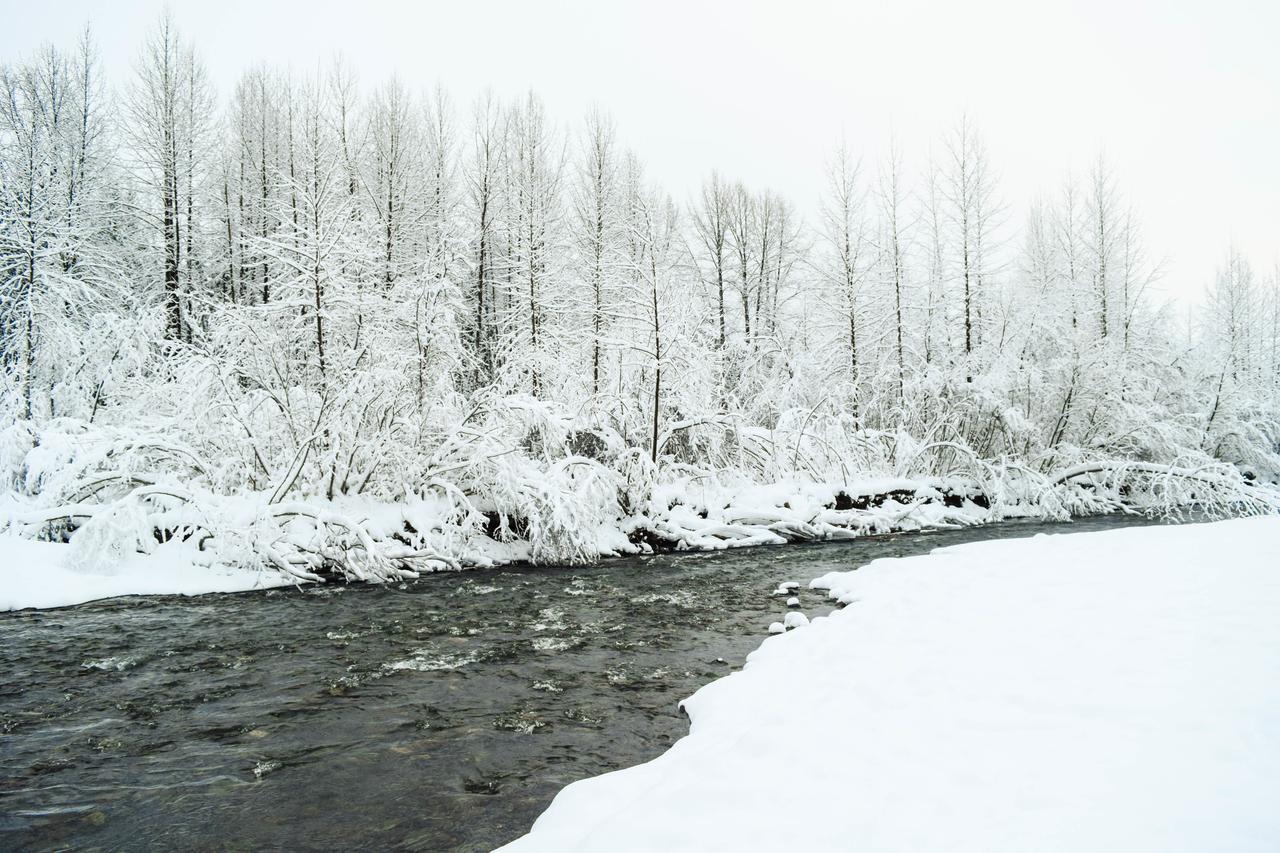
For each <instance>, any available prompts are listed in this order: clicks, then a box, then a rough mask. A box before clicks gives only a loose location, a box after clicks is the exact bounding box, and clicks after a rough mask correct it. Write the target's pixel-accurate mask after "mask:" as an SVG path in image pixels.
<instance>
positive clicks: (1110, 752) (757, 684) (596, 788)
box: [504, 517, 1280, 853]
mask: <svg viewBox="0 0 1280 853" xmlns="http://www.w3.org/2000/svg"><path fill="white" fill-rule="evenodd" d="M1276 553H1280V518H1276V517H1264V518H1253V519H1238V520H1232V521H1225V522H1217V523H1212V524H1194V525H1182V526H1176V527H1159V528H1143V529H1122V530H1114V531H1108V532H1103V533H1094V534H1082V535H1066V536H1048V537H1046V536H1036V537H1034V538H1030V539H1009V540H1003V541H998V542H988V543H977V544H970V545H964V546H960V547H955V548H947V549H943V550H939V551H935V552H934V553H932V554H929V555H926V556H919V557H911V558H908V559H902V560H877V561H875V562H872V563H871V564H870V565H868V566H866V567H865V568H863V569H860V570H858V571H855V572H835V573H829V574H827V575H825V576H823V577H821V578H818V579H816V580H814V581H813V584H812V586H813V587H815V588H820V589H826V590H829V592H830V595H831V596H832V597H833V598H836V599H837V600H839V601H840V602H842V603H844V604H846V605H847V606H846V608H845V609H844V610H841V611H837V612H834V613H833V614H831V616H830V617H828V618H821V619H816V620H814V622H813V623H812V624H811V625H809V626H807V627H805V628H802V629H800V630H795V631H791V632H788V633H787V634H785V635H783V636H780V637H775V638H771V639H769V640H766V641H765V643H764V645H763V646H762V647H761V648H760V649H759V650H758V651H756V652H754V653H753V654H752V655H751V656H750V657H749V658H748V664H747V666H746V668H745V669H744V670H742V671H741V672H739V673H735V674H733V675H731V676H729V677H727V678H722V679H720V680H718V681H715V682H712V683H711V684H709V685H707V686H706V687H704V688H702V689H701V690H699V691H698V692H697V693H695V694H694V695H693V697H692V698H690V699H688V700H687V701H686V702H685V703H684V708H685V710H686V711H687V712H688V713H689V716H690V718H691V728H690V734H689V736H688V737H686V738H684V739H682V740H681V741H680V742H678V743H677V744H676V745H675V746H674V747H673V748H672V749H671V750H669V751H668V752H667V753H665V754H664V755H663V756H661V757H660V758H658V759H656V760H654V761H652V762H650V763H648V764H645V765H641V766H637V767H633V768H630V769H627V770H623V771H619V772H616V773H611V774H608V775H605V776H601V777H598V778H595V779H591V780H586V781H583V782H579V783H577V784H574V785H571V786H569V787H568V788H566V789H565V790H564V791H563V792H561V794H560V795H559V796H557V798H556V800H555V802H554V803H553V804H552V806H551V808H550V809H548V810H547V812H546V813H544V814H543V816H542V817H540V818H539V819H538V821H537V823H536V824H535V825H534V828H533V831H532V832H531V833H530V834H529V835H528V836H526V837H524V838H522V839H521V840H519V841H517V842H516V843H514V844H512V845H510V846H509V847H507V848H504V849H506V850H510V851H512V853H516V851H519V853H529V851H541V850H556V851H567V850H597V849H609V850H637V851H639V850H658V849H663V850H711V849H732V850H777V849H787V848H789V847H793V846H802V847H804V848H805V849H812V850H843V849H848V848H849V846H850V845H851V844H856V846H857V847H858V849H860V850H868V851H876V850H895V851H896V850H903V849H949V850H984V851H989V850H1020V849H1038V850H1063V851H1066V850H1096V849H1125V850H1153V851H1154V850H1160V851H1170V850H1188V851H1191V850H1207V849H1215V850H1259V851H1260V850H1264V849H1265V850H1270V849H1274V848H1275V846H1276V845H1277V844H1278V843H1280V817H1278V816H1277V813H1276V812H1275V809H1274V803H1273V799H1274V796H1273V795H1274V792H1275V791H1276V790H1277V789H1278V788H1280V725H1277V717H1276V708H1277V707H1280V692H1277V686H1276V685H1277V681H1276V678H1275V674H1276V672H1277V671H1280V629H1278V628H1277V622H1276V620H1275V618H1274V616H1275V613H1276V612H1280V575H1278V574H1277V573H1276V572H1275V570H1274V569H1275V567H1274V555H1275V554H1276ZM802 815H804V816H810V817H811V818H813V819H809V820H803V821H802V822H803V826H800V825H799V823H798V822H800V821H801V816H802Z"/></svg>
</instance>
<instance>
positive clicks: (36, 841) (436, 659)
mask: <svg viewBox="0 0 1280 853" xmlns="http://www.w3.org/2000/svg"><path fill="white" fill-rule="evenodd" d="M1141 523H1144V520H1143V519H1134V518H1114V517H1112V518H1099V519H1090V520H1085V521H1078V522H1075V523H1074V524H1072V525H1066V526H1064V525H1046V524H1039V523H1026V522H1016V523H1005V524H1002V525H1000V526H997V527H988V528H975V529H970V530H963V531H953V532H950V531H949V532H938V533H928V534H903V535H898V536H893V537H883V538H869V539H864V540H860V541H856V542H845V543H832V544H824V545H806V546H799V545H796V546H785V547H779V548H755V549H750V550H740V551H730V552H721V553H716V554H680V555H664V556H658V557H652V558H634V559H632V558H628V559H621V560H612V561H609V562H607V563H603V564H601V565H598V566H593V567H589V568H573V569H546V568H543V569H519V570H512V569H508V570H493V571H474V572H465V573H449V574H439V575H434V576H431V577H427V578H424V579H422V580H421V581H417V582H414V583H411V584H404V585H397V586H381V587H375V586H365V587H356V586H353V587H321V588H313V589H305V590H277V591H269V592H255V593H243V594H236V595H211V596H205V597H201V598H196V599H186V598H147V599H118V600H116V601H111V602H100V603H96V604H89V605H84V606H81V607H77V608H72V609H67V610H56V611H43V612H32V611H27V612H22V613H15V614H0V648H2V649H3V651H4V657H5V659H6V666H5V677H4V679H3V682H2V683H0V802H3V806H4V807H3V809H0V848H4V849H46V848H59V849H62V848H71V849H93V848H122V847H125V848H129V849H157V850H171V849H174V848H192V847H199V848H203V849H209V848H216V849H257V848H262V847H277V848H280V847H283V848H290V849H352V848H354V847H372V848H396V849H414V850H448V849H457V850H489V849H491V848H493V847H494V846H497V845H498V844H501V843H503V842H506V841H509V840H511V839H512V838H515V837H517V836H519V835H521V834H523V833H524V832H525V831H527V830H528V828H529V826H530V825H531V824H532V822H533V820H534V818H535V817H537V815H538V814H539V813H540V812H541V811H542V810H543V809H544V808H546V806H547V805H548V804H549V803H550V801H551V798H552V797H553V796H554V795H555V794H556V792H557V791H558V790H560V788H562V787H564V786H565V785H567V784H568V783H570V782H572V781H574V780H576V779H581V778H583V777H586V776H593V775H596V774H599V773H602V772H606V771H609V770H614V769H617V768H620V767H625V766H629V765H632V764H636V763H638V762H642V761H646V760H648V759H650V758H653V757H654V756H656V755H658V754H659V753H661V752H662V751H663V750H665V749H666V748H667V747H668V746H670V745H671V744H672V743H673V742H674V741H675V740H676V739H677V738H679V737H680V736H682V735H683V734H684V733H685V732H686V731H687V720H686V719H685V718H684V717H683V716H682V715H681V714H680V712H679V711H678V709H677V703H678V702H679V701H680V700H681V699H683V698H685V697H686V696H688V695H690V694H691V693H692V692H693V691H694V690H696V689H697V688H698V687H699V686H700V685H702V684H705V683H706V682H708V681H710V680H712V679H714V678H717V677H719V676H721V675H724V674H726V673H727V672H729V671H731V670H732V669H734V668H736V667H738V666H740V665H741V663H742V661H743V659H744V657H745V656H746V655H747V653H748V652H750V651H751V650H752V649H754V648H755V647H756V646H757V645H759V644H760V642H761V641H762V640H763V639H764V637H765V636H766V633H765V630H766V628H767V626H768V624H769V623H770V622H772V621H774V620H776V619H778V618H780V615H781V613H782V612H783V611H785V610H786V606H785V604H784V601H783V599H781V598H778V597H775V596H772V595H771V593H772V591H773V590H774V588H775V587H777V586H778V584H779V583H780V582H783V581H788V580H798V581H801V582H807V581H808V580H809V579H811V578H813V577H816V576H818V575H821V574H824V573H826V572H828V571H833V570H837V569H850V568H854V567H856V566H858V565H861V564H863V563H866V562H868V561H870V560H872V559H874V558H876V557H883V556H901V555H908V554H918V553H923V552H926V551H928V550H930V549H932V548H934V547H938V546H942V545H950V544H956V543H960V542H968V541H974V540H979V539H989V538H1003V537H1009V536H1027V535H1031V534H1033V533H1037V532H1041V531H1050V532H1076V531H1083V530H1096V529H1102V528H1110V527H1120V526H1126V525H1133V524H1141ZM797 594H798V595H799V597H800V599H801V603H802V608H803V609H804V610H805V612H807V613H808V614H809V615H810V616H813V615H816V614H821V613H825V612H827V611H828V610H829V609H830V607H829V605H828V604H827V603H826V602H825V600H824V599H823V598H822V597H821V595H820V594H817V593H813V592H810V591H808V590H807V589H806V588H803V587H802V588H801V589H800V590H799V591H798V593H797Z"/></svg>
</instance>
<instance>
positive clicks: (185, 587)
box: [0, 534, 288, 611]
mask: <svg viewBox="0 0 1280 853" xmlns="http://www.w3.org/2000/svg"><path fill="white" fill-rule="evenodd" d="M285 585H288V581H287V580H286V579H285V578H284V576H283V575H281V574H279V573H277V572H264V571H254V570H251V569H238V568H234V567H228V566H216V565H214V566H211V565H205V564H202V563H201V561H200V557H199V552H198V551H196V549H194V548H193V547H190V546H184V545H182V544H181V543H176V542H175V543H170V544H169V545H165V546H161V547H159V548H157V550H156V551H155V552H154V553H152V554H138V555H135V556H133V557H130V558H128V559H126V560H124V561H123V562H122V563H119V564H117V565H115V566H112V567H111V568H110V569H106V570H101V571H90V570H88V569H85V568H78V567H76V561H75V560H73V559H72V554H71V546H70V545H65V544H62V543H55V542H37V541H34V540H31V539H24V538H22V537H19V536H13V535H8V534H0V611H4V610H20V609H22V608H25V607H37V608H40V607H67V606H69V605H72V604H83V603H84V602H86V601H95V600H97V599H100V598H115V597H117V596H121V595H200V594H203V593H206V592H239V591H242V590H250V589H263V588H266V587H273V586H285Z"/></svg>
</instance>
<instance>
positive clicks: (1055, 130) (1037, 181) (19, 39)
mask: <svg viewBox="0 0 1280 853" xmlns="http://www.w3.org/2000/svg"><path fill="white" fill-rule="evenodd" d="M163 5H164V4H163V3H162V2H159V0H132V2H128V1H127V0H116V2H110V3H107V2H91V0H58V2H31V0H28V2H13V0H0V59H3V60H10V59H15V58H17V57H19V56H21V55H23V54H25V53H26V52H28V51H30V50H31V49H32V48H33V47H35V46H37V45H39V44H40V43H41V42H44V41H52V42H54V43H57V44H60V45H66V46H70V45H71V44H72V42H73V41H74V39H75V36H76V34H77V32H78V30H79V29H80V28H81V27H82V26H83V25H84V23H85V22H86V21H90V22H92V24H93V27H94V30H95V33H96V36H97V38H98V40H99V43H100V46H101V50H102V55H103V59H104V62H105V64H106V67H107V71H108V75H109V77H110V78H111V82H112V84H113V85H114V86H115V87H116V88H119V87H121V86H123V85H125V83H126V82H127V79H128V77H129V75H130V73H131V67H132V64H133V61H134V57H135V56H136V54H137V51H138V47H139V44H140V42H141V39H142V36H143V34H144V33H145V32H146V30H147V29H148V28H149V27H150V26H152V25H153V24H154V21H155V18H156V17H157V16H158V14H159V12H160V10H161V8H162V7H163ZM169 5H170V6H171V8H172V9H173V10H174V13H175V16H176V19H177V22H178V25H179V27H180V28H181V29H182V31H183V32H184V34H185V35H187V36H189V37H192V38H193V39H194V41H195V43H196V46H197V49H198V50H199V52H200V54H201V56H202V58H203V59H204V61H205V63H206V64H207V65H208V67H209V69H210V71H211V72H212V76H213V79H214V81H215V82H216V84H217V85H218V88H219V91H220V94H221V95H222V97H223V98H224V99H225V98H226V96H227V95H228V93H229V92H230V91H231V87H232V85H233V84H234V81H235V79H236V77H237V76H238V75H239V74H240V73H241V72H242V71H243V70H244V69H246V68H247V67H249V66H250V65H251V64H253V63H256V62H262V61H265V62H268V63H272V64H278V65H282V66H292V67H293V68H295V69H299V70H309V69H312V68H314V67H315V65H316V63H317V62H326V63H327V62H328V61H329V59H330V58H331V57H332V56H333V55H334V54H335V53H336V52H339V51H340V52H341V53H343V54H344V55H345V56H346V57H347V58H348V59H349V60H350V61H351V62H352V64H353V65H354V66H355V67H356V68H357V69H358V70H359V72H360V74H361V76H362V78H363V80H364V82H366V83H374V82H378V81H379V80H381V79H382V78H384V77H385V76H387V75H389V74H391V73H392V72H393V71H394V72H398V73H399V74H400V76H401V77H402V78H403V79H404V80H405V81H406V82H407V83H409V84H410V85H411V86H414V87H420V88H422V89H424V90H425V89H427V88H428V87H430V86H432V85H434V84H435V83H436V82H437V81H438V82H442V83H444V84H445V86H446V87H447V88H448V89H449V90H450V91H451V93H452V94H453V95H454V97H455V98H456V99H457V100H458V101H459V102H460V103H464V104H465V103H466V102H467V101H469V100H470V99H471V98H472V97H473V96H474V95H475V93H477V92H478V91H480V90H481V89H482V88H484V87H485V86H492V87H493V88H494V89H496V90H497V91H498V92H499V93H501V94H506V95H515V94H519V93H522V92H524V91H525V90H527V89H529V88H532V89H534V90H536V91H537V92H538V93H539V94H540V95H542V97H543V98H544V100H545V101H546V102H547V104H548V107H549V108H550V110H551V111H552V113H553V115H554V116H555V117H556V118H557V119H558V120H560V121H562V122H566V123H567V122H570V121H576V120H577V119H578V118H579V117H580V116H581V114H582V113H583V112H585V110H586V109H587V107H588V106H589V105H590V104H592V103H599V104H601V105H602V106H604V107H606V108H607V109H608V110H609V111H610V112H611V113H612V114H613V116H614V117H615V119H616V120H617V123H618V127H619V132H620V135H621V137H622V140H623V142H624V143H625V144H627V145H628V146H630V147H632V148H634V149H635V150H636V151H637V152H638V153H639V154H640V156H641V157H642V158H643V159H644V161H645V162H646V163H647V164H648V169H649V173H650V175H651V176H652V177H654V178H655V179H657V180H659V181H660V182H661V183H662V184H664V185H665V186H666V187H667V188H668V189H669V190H670V191H671V192H673V193H674V194H675V195H676V196H677V198H680V199H685V198H689V197H691V195H692V193H693V192H694V190H695V189H696V187H697V185H698V183H699V182H700V181H701V180H702V178H703V177H704V176H705V175H706V174H707V173H708V172H709V171H710V170H711V169H713V168H716V169H719V170H720V171H721V172H723V173H725V174H726V175H728V176H730V177H734V178H741V179H743V180H744V181H746V182H747V183H749V184H751V185H754V186H757V187H765V186H768V187H772V188H774V189H777V190H779V191H781V192H783V193H785V194H786V195H788V196H789V197H791V198H792V200H793V201H795V202H796V204H797V205H798V206H799V207H800V208H801V210H802V211H809V210H812V209H813V208H814V206H815V202H816V198H817V194H818V192H819V191H820V187H821V183H822V172H823V162H824V160H825V158H826V157H827V156H828V155H829V153H830V151H831V149H832V147H833V146H834V144H835V143H836V141H837V140H838V138H839V137H840V135H841V134H842V133H843V134H844V135H845V138H846V139H847V140H848V142H849V144H850V147H851V148H852V149H853V150H854V151H855V152H860V153H863V154H864V155H865V157H866V159H867V160H868V162H873V161H874V160H875V159H876V158H877V157H878V156H879V155H880V154H881V152H882V151H883V150H884V148H885V147H886V142H887V140H888V138H889V134H890V131H891V130H892V131H893V132H894V133H896V134H897V136H898V138H899V140H900V142H901V144H902V147H903V149H904V152H905V154H906V157H907V158H908V159H907V163H906V165H907V166H908V167H909V168H910V167H916V168H919V167H922V166H923V164H924V158H925V155H926V154H927V150H928V146H929V144H930V143H931V142H933V141H934V140H936V139H937V137H938V135H939V134H940V133H941V132H942V131H943V130H945V129H946V128H947V127H949V126H950V125H952V124H953V123H954V122H955V120H956V119H957V118H958V117H959V116H960V115H961V114H962V113H963V112H966V111H967V112H968V114H969V115H970V116H971V117H972V118H973V119H975V120H976V122H977V124H978V125H979V127H980V128H981V130H982V132H983V134H984V135H985V137H986V140H987V143H988V147H989V149H990V151H991V154H992V160H993V163H994V165H995V167H996V169H997V171H998V172H999V174H1000V176H1001V188H1002V196H1003V198H1004V199H1005V200H1006V202H1008V203H1009V205H1010V207H1011V210H1012V211H1013V212H1014V214H1015V215H1016V216H1017V217H1019V218H1020V217H1021V216H1022V214H1023V212H1024V211H1025V206H1026V203H1027V201H1028V200H1029V199H1030V198H1031V197H1032V196H1034V195H1035V194H1036V193H1039V192H1044V191H1053V190H1055V189H1056V188H1057V187H1058V186H1059V185H1060V183H1061V181H1062V179H1063V176H1064V175H1065V174H1066V172H1067V171H1068V169H1076V170H1077V171H1083V170H1085V169H1087V168H1088V166H1089V165H1090V163H1091V162H1092V161H1093V160H1094V158H1095V157H1096V156H1097V154H1098V152H1099V151H1100V150H1105V151H1106V153H1107V156H1108V158H1109V159H1110V160H1111V161H1112V162H1113V164H1114V166H1115V170H1116V172H1117V174H1118V176H1119V178H1120V186H1121V189H1122V190H1123V191H1124V193H1125V195H1126V196H1127V197H1128V199H1129V200H1130V201H1131V202H1132V204H1133V206H1134V208H1135V210H1136V211H1137V213H1138V215H1139V217H1140V219H1141V220H1142V222H1143V223H1144V225H1145V228H1146V232H1147V238H1148V243H1149V245H1150V247H1151V249H1152V251H1153V254H1156V255H1160V256H1165V257H1167V258H1168V264H1167V274H1166V282H1165V289H1166V291H1167V292H1168V293H1170V294H1172V295H1176V296H1178V297H1180V298H1190V299H1197V298H1198V296H1199V294H1200V292H1201V291H1202V289H1203V286H1204V284H1205V283H1206V281H1207V280H1208V279H1209V277H1210V276H1211V275H1212V274H1213V270H1214V268H1215V267H1216V266H1217V265H1218V263H1219V262H1220V260H1221V258H1222V256H1223V254H1224V253H1225V251H1226V247H1227V245H1228V244H1229V243H1230V242H1232V241H1234V242H1235V244H1236V245H1238V246H1239V247H1240V248H1241V249H1242V250H1243V251H1245V252H1246V253H1247V254H1248V255H1250V256H1251V257H1252V258H1253V260H1254V262H1255V264H1256V265H1259V266H1263V267H1266V268H1268V269H1269V268H1270V267H1271V265H1272V264H1273V263H1275V261H1276V258H1277V257H1278V256H1280V52H1278V51H1280V36H1278V35H1277V34H1280V2H1274V1H1273V0H1216V1H1215V2H1210V0H1160V2H1156V1H1155V0H1149V1H1148V0H1131V2H1125V0H1110V2H1107V0H1096V2H1095V0H1089V2H1079V3H1057V4H1042V3H1035V2H1031V0H967V2H922V0H906V2H903V0H895V2H892V3H891V2H886V0H878V2H861V0H859V2H841V3H837V2H796V0H789V1H788V2H774V3H758V2H734V3H695V2H691V0H685V2H666V0H661V1H660V2H659V0H646V2H632V3H627V4H622V3H605V2H602V0H596V2H591V0H582V2H577V0H575V2H551V0H543V1H542V2H519V0H512V2H507V0H487V2H470V3H469V2H459V0H450V2H420V3H389V2H368V0H366V2H287V3H286V2H269V0H254V1H253V2H241V0H218V1H217V2H201V3H195V2H172V3H170V4H169Z"/></svg>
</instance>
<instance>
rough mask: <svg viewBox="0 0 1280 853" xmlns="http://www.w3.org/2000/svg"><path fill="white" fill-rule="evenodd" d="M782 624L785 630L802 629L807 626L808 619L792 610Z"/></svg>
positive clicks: (797, 611)
mask: <svg viewBox="0 0 1280 853" xmlns="http://www.w3.org/2000/svg"><path fill="white" fill-rule="evenodd" d="M782 624H783V625H785V626H786V627H787V628H803V627H804V626H805V625H808V624H809V617H808V616H805V615H804V614H803V613H801V612H800V611H799V610H793V611H791V612H790V613H788V614H787V615H786V617H785V618H784V619H783V620H782Z"/></svg>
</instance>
